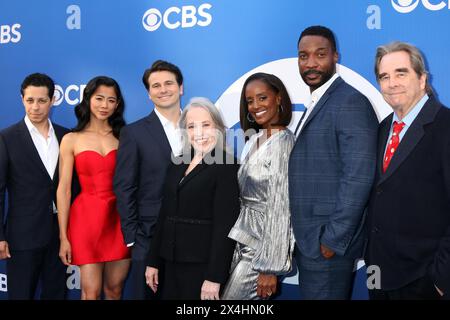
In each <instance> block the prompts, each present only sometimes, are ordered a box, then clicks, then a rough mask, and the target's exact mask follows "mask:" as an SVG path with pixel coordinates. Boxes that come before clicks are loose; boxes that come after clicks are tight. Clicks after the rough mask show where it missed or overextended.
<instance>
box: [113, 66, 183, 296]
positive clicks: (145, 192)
mask: <svg viewBox="0 0 450 320" xmlns="http://www.w3.org/2000/svg"><path fill="white" fill-rule="evenodd" d="M142 81H143V83H144V86H145V88H146V89H147V91H148V95H149V97H150V100H151V101H152V102H153V104H154V106H155V108H154V110H153V111H152V113H150V115H149V116H147V117H145V118H143V119H141V120H138V121H137V122H135V123H132V124H130V125H128V126H126V127H124V128H123V129H122V131H121V134H120V140H119V149H118V153H117V164H116V172H115V176H114V191H115V193H116V196H117V208H118V211H119V214H120V217H121V225H122V233H123V235H124V239H125V242H126V243H127V245H128V246H130V247H131V248H132V264H131V271H130V273H131V274H130V277H131V279H130V282H131V286H132V298H133V299H139V300H143V299H153V298H155V297H154V294H153V292H152V291H151V290H150V288H149V287H148V286H147V285H146V280H145V271H146V264H147V263H146V259H147V255H148V251H149V249H150V243H151V239H152V236H153V232H154V226H155V224H156V221H157V218H158V215H159V209H160V207H161V201H162V193H163V192H162V189H163V184H164V181H165V178H166V171H167V168H168V166H169V164H170V162H171V157H172V154H173V155H174V156H178V155H179V154H181V149H182V145H181V135H180V133H179V131H178V129H177V128H178V125H177V122H178V119H179V117H180V111H181V109H180V97H181V95H182V94H183V76H182V74H181V71H180V69H179V68H178V67H177V66H175V65H173V64H171V63H169V62H166V61H162V60H158V61H156V62H154V63H153V65H152V66H151V68H149V69H147V70H145V72H144V75H143V77H142Z"/></svg>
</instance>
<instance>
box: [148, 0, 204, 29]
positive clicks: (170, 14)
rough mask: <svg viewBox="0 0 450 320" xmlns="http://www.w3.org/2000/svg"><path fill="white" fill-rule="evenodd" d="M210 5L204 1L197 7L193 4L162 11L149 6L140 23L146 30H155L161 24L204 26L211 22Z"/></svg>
mask: <svg viewBox="0 0 450 320" xmlns="http://www.w3.org/2000/svg"><path fill="white" fill-rule="evenodd" d="M211 7H212V5H211V4H209V3H204V4H202V5H200V6H199V7H198V8H196V7H195V6H182V7H181V8H178V7H170V8H168V9H167V10H166V11H164V13H161V12H160V11H159V10H158V9H156V8H151V9H149V10H147V11H146V12H145V13H144V16H143V17H142V25H143V26H144V28H145V30H147V31H155V30H157V29H158V28H159V27H160V26H161V24H164V26H165V27H166V28H168V29H177V28H179V27H180V26H181V28H192V27H195V26H196V25H197V26H200V27H206V26H208V25H210V24H211V21H212V15H211V14H210V13H209V12H208V11H209V10H210V9H211Z"/></svg>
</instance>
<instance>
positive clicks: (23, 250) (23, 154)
mask: <svg viewBox="0 0 450 320" xmlns="http://www.w3.org/2000/svg"><path fill="white" fill-rule="evenodd" d="M54 90H55V85H54V83H53V80H52V79H50V78H49V77H48V76H47V75H45V74H40V73H35V74H31V75H29V76H28V77H26V78H25V80H24V81H23V82H22V86H21V94H22V102H23V105H24V106H25V112H26V116H25V118H24V119H23V120H21V121H19V122H18V123H16V124H14V125H12V126H11V127H9V128H6V129H4V130H2V131H1V132H0V259H7V260H6V268H7V274H8V296H9V299H21V300H25V299H33V298H34V296H35V291H36V288H37V285H38V282H39V279H40V280H41V287H42V290H41V295H40V298H41V299H64V297H65V292H66V281H65V279H66V268H65V267H64V265H63V264H62V262H61V260H60V259H59V255H58V253H59V229H58V219H57V215H56V207H55V203H56V188H57V185H58V154H59V142H60V141H61V139H62V137H63V135H64V134H66V133H67V132H68V130H67V129H65V128H63V127H60V126H58V125H56V124H54V123H53V124H52V122H51V121H50V119H49V118H48V117H49V112H50V109H51V107H52V105H53V102H54V97H53V93H54ZM6 191H7V192H8V212H7V214H6V225H5V226H4V225H3V220H4V217H5V214H4V213H5V193H6Z"/></svg>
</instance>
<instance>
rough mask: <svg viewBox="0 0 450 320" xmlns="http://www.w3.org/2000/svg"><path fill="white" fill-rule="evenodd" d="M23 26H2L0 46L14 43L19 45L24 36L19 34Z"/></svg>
mask: <svg viewBox="0 0 450 320" xmlns="http://www.w3.org/2000/svg"><path fill="white" fill-rule="evenodd" d="M20 27H21V25H20V24H18V23H15V24H13V25H12V26H9V25H7V24H5V25H1V26H0V44H4V43H8V42H12V43H17V42H19V41H20V39H21V38H22V34H21V33H20V32H19V29H20Z"/></svg>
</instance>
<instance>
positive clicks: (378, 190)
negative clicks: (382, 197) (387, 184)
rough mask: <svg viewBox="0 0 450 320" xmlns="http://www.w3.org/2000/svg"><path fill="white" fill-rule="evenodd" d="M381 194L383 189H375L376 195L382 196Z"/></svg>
mask: <svg viewBox="0 0 450 320" xmlns="http://www.w3.org/2000/svg"><path fill="white" fill-rule="evenodd" d="M382 193H383V189H381V188H380V187H377V194H378V195H379V194H382Z"/></svg>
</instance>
